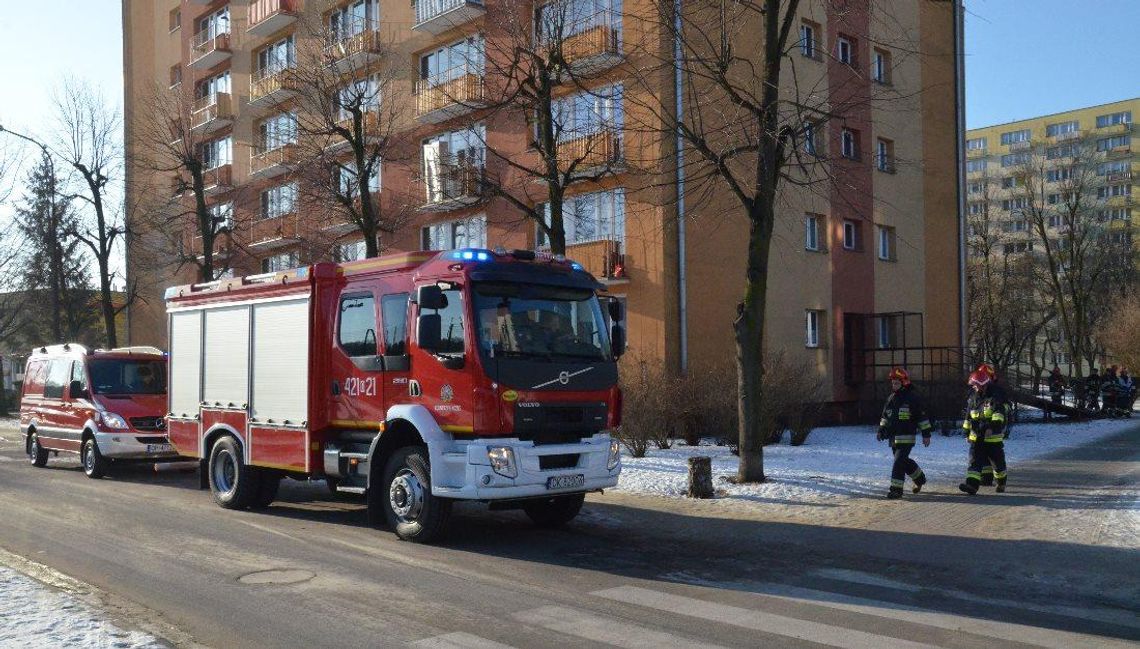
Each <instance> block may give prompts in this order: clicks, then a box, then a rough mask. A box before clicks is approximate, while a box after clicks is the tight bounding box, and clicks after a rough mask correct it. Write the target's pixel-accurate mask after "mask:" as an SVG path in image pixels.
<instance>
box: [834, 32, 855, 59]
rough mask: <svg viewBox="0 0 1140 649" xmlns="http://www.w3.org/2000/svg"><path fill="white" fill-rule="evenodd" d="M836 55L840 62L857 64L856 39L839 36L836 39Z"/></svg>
mask: <svg viewBox="0 0 1140 649" xmlns="http://www.w3.org/2000/svg"><path fill="white" fill-rule="evenodd" d="M835 56H836V58H838V59H839V62H840V63H843V64H845V65H851V66H853V65H855V39H853V38H851V37H849V36H839V37H838V38H836V39H835Z"/></svg>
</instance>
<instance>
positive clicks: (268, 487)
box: [249, 469, 281, 509]
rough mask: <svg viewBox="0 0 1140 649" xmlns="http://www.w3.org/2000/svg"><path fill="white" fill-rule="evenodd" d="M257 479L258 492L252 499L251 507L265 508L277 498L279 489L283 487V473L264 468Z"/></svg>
mask: <svg viewBox="0 0 1140 649" xmlns="http://www.w3.org/2000/svg"><path fill="white" fill-rule="evenodd" d="M260 473H261V475H260V476H259V477H258V481H257V493H255V494H254V495H253V498H252V499H251V500H250V503H249V508H250V509H265V508H267V507H269V506H270V505H272V504H273V501H274V500H277V490H278V489H279V488H280V487H281V474H279V473H277V472H276V471H272V470H269V471H267V470H265V469H262V470H261V471H260Z"/></svg>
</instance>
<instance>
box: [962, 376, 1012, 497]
mask: <svg viewBox="0 0 1140 649" xmlns="http://www.w3.org/2000/svg"><path fill="white" fill-rule="evenodd" d="M969 385H970V388H971V389H972V390H973V393H972V394H971V395H970V399H969V401H968V403H967V413H966V421H965V422H964V423H963V424H962V428H963V429H965V430H966V431H967V433H968V436H967V439H968V440H969V442H970V465H969V468H967V469H966V481H965V482H963V483H962V484H960V485H958V489H960V490H962V491H964V492H966V493H968V494H970V495H971V496H972V495H974V494H976V493H978V487H979V486H981V484H982V469H983V468H984V467H986V466H991V467H993V476H994V480H995V482H996V483H997V491H998V493H1001V492H1003V491H1005V482H1006V466H1005V439H1006V438H1007V437H1009V422H1008V419H1007V418H1008V416H1009V399H1008V398H1007V397H1006V394H1005V390H1004V389H1003V388H1002V387H1001V386H1000V385H998V384H997V380H996V374H995V373H994V369H993V368H992V367H990V366H989V365H988V364H986V363H983V364H981V365H980V366H978V369H976V370H974V373H973V374H971V375H970V380H969Z"/></svg>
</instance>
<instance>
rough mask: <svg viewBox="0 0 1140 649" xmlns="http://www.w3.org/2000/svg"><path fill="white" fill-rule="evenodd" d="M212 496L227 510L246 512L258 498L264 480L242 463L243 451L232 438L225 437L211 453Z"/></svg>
mask: <svg viewBox="0 0 1140 649" xmlns="http://www.w3.org/2000/svg"><path fill="white" fill-rule="evenodd" d="M207 470H208V472H209V479H210V493H212V494H213V495H214V502H216V503H218V504H219V505H221V506H222V507H224V508H226V509H245V508H246V507H249V506H250V504H251V503H252V502H253V498H254V496H255V495H257V491H258V486H259V483H260V482H261V480H260V478H261V476H260V475H258V471H257V470H256V469H254V468H253V467H251V466H246V464H245V463H244V462H242V457H241V449H240V448H239V447H238V445H237V442H236V441H234V438H232V437H222V438H221V439H219V440H218V441H217V442H214V447H213V448H212V449H210V463H209V465H208V466H207Z"/></svg>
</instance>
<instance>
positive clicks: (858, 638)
mask: <svg viewBox="0 0 1140 649" xmlns="http://www.w3.org/2000/svg"><path fill="white" fill-rule="evenodd" d="M590 594H591V595H595V596H597V597H603V598H606V599H610V600H614V601H618V602H623V603H626V604H634V605H636V606H643V607H645V608H652V609H656V610H659V611H665V612H667V613H674V614H676V615H687V616H690V617H697V618H701V619H704V620H709V621H712V622H717V623H719V624H729V625H732V626H736V627H741V628H744V629H750V630H752V631H760V632H762V633H770V634H772V635H779V636H785V637H790V638H797V639H800V640H807V641H809V642H815V643H817V644H821V645H826V646H829V647H845V648H848V649H934V648H935V647H936V645H930V644H925V643H922V642H914V641H911V640H903V639H901V638H894V637H891V636H884V635H878V634H875V633H867V632H866V631H859V630H856V629H847V628H843V627H838V626H833V625H830V624H823V623H820V622H811V621H809V620H801V619H799V618H794V617H787V616H784V615H776V614H774V613H765V612H763V611H757V610H752V609H746V608H740V607H738V606H730V605H728V604H717V603H715V602H707V601H704V600H700V599H694V598H692V597H683V596H681V595H673V594H671V593H663V592H658V591H654V590H649V589H646V588H640V587H637V586H619V587H617V588H609V589H606V590H599V591H595V592H593V593H590Z"/></svg>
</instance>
